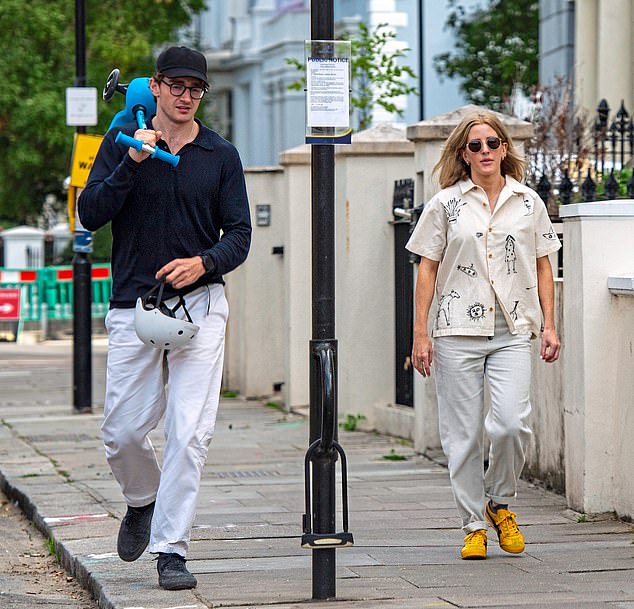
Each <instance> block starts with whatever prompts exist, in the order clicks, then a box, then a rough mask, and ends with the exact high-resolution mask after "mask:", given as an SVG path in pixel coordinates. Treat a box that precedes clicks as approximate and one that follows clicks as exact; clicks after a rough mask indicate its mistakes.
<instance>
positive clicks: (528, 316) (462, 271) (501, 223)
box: [406, 176, 561, 336]
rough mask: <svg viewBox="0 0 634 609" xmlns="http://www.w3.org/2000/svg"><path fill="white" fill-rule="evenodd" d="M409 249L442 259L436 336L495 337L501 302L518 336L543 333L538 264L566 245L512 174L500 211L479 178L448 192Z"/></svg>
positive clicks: (432, 205) (428, 210) (428, 208)
mask: <svg viewBox="0 0 634 609" xmlns="http://www.w3.org/2000/svg"><path fill="white" fill-rule="evenodd" d="M406 247H407V249H408V250H409V251H411V252H414V253H415V254H418V255H419V256H424V257H425V258H429V259H430V260H435V261H438V262H440V264H439V267H438V275H437V278H436V298H437V302H438V310H437V314H436V320H435V322H434V328H433V333H432V336H459V335H468V336H493V335H494V328H495V301H496V299H497V301H498V302H499V305H500V308H501V310H502V312H503V314H504V317H505V318H506V321H507V324H508V326H509V330H510V331H511V333H512V334H521V333H530V334H532V335H534V336H538V335H539V333H540V332H541V328H542V312H541V307H540V304H539V297H538V294H537V265H536V259H537V258H541V257H542V256H546V255H548V254H551V253H552V252H556V251H557V250H558V249H559V248H560V247H561V243H560V241H559V238H558V237H557V234H556V233H555V230H554V228H553V226H552V224H551V222H550V219H549V217H548V213H547V211H546V206H545V205H544V202H543V201H542V200H541V199H540V198H539V195H538V194H537V193H536V192H535V191H534V190H532V189H531V188H529V187H528V186H525V185H524V184H521V183H520V182H518V181H517V180H515V179H514V178H511V177H509V176H507V177H506V184H505V185H504V188H503V189H502V192H501V193H500V196H499V198H498V202H497V204H496V207H495V210H494V211H493V213H491V210H490V207H489V203H488V200H487V197H486V194H485V192H484V190H483V189H482V188H480V187H479V186H476V185H475V184H474V183H473V182H472V181H471V180H462V181H460V182H458V183H456V184H454V185H453V186H450V187H449V188H445V189H443V190H441V191H440V192H439V193H438V194H437V195H435V196H434V197H433V198H432V199H431V200H430V201H429V202H428V203H427V204H426V205H425V207H424V210H423V213H422V215H421V217H420V219H419V221H418V223H417V225H416V227H415V229H414V231H413V233H412V236H411V237H410V239H409V241H408V242H407V245H406Z"/></svg>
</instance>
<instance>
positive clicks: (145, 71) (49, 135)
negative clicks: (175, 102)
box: [0, 0, 204, 223]
mask: <svg viewBox="0 0 634 609" xmlns="http://www.w3.org/2000/svg"><path fill="white" fill-rule="evenodd" d="M203 8H204V0H135V2H126V1H124V0H111V1H110V2H99V1H97V0H86V65H87V75H86V86H94V87H97V89H98V91H99V92H101V90H102V88H103V85H104V84H105V81H106V78H107V76H108V74H109V73H110V71H111V70H112V68H114V67H118V68H119V69H120V70H121V76H122V80H123V82H128V81H129V80H132V79H133V78H136V77H138V76H146V75H148V76H149V75H151V74H152V71H153V67H154V58H153V52H154V49H155V48H156V47H157V46H165V45H166V44H167V43H168V42H170V41H172V40H174V38H175V34H176V32H177V31H178V30H179V29H180V28H182V27H183V26H185V25H187V24H188V23H189V22H190V21H191V15H192V14H193V13H197V12H199V11H200V10H202V9H203ZM0 23H2V24H4V25H5V27H4V28H3V29H4V34H5V35H3V36H2V37H0V55H1V56H2V58H3V65H4V70H3V75H2V87H0V153H1V155H2V163H0V216H4V217H7V218H10V219H15V221H16V223H22V222H28V221H33V220H34V218H35V217H37V215H39V212H40V209H41V206H42V202H43V201H44V197H45V195H46V194H48V193H53V194H56V195H57V196H58V198H59V199H60V200H65V197H64V195H63V193H62V192H61V189H62V180H63V179H64V178H65V177H66V176H67V175H68V173H69V166H70V157H71V152H72V145H73V133H74V128H73V127H68V126H66V108H65V103H66V102H65V89H66V87H71V86H74V85H75V3H74V2H73V1H72V0H29V2H24V1H23V0H2V2H1V3H0ZM9 25H10V27H9ZM115 100H117V98H115ZM122 107H123V98H122V97H120V99H118V100H117V103H115V102H114V101H113V102H112V103H111V104H110V105H106V104H105V103H103V102H100V103H99V124H98V125H97V126H96V127H95V128H94V129H93V130H92V131H93V132H95V133H104V132H105V130H106V129H107V128H108V125H109V124H110V121H111V120H112V117H113V116H114V114H115V113H116V112H118V111H119V110H120V109H121V108H122Z"/></svg>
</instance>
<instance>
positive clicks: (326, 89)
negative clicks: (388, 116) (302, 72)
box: [304, 40, 352, 144]
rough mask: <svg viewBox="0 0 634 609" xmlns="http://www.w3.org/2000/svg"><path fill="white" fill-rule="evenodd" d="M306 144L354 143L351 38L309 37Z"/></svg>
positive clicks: (306, 48) (307, 46)
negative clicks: (351, 120)
mask: <svg viewBox="0 0 634 609" xmlns="http://www.w3.org/2000/svg"><path fill="white" fill-rule="evenodd" d="M304 48H305V59H306V139H305V141H306V143H307V144H350V143H351V141H352V129H351V128H350V59H351V56H350V51H351V44H350V41H349V40H307V41H306V43H305V47H304Z"/></svg>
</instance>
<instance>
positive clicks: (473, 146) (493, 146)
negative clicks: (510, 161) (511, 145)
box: [467, 137, 502, 152]
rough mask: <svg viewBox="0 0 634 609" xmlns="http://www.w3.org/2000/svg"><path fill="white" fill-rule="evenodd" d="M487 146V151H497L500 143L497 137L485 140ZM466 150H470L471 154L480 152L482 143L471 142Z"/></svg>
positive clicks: (479, 141) (478, 141)
mask: <svg viewBox="0 0 634 609" xmlns="http://www.w3.org/2000/svg"><path fill="white" fill-rule="evenodd" d="M486 142H487V146H488V148H489V150H497V149H498V148H499V147H500V144H501V143H502V142H501V140H500V138H499V137H488V138H487V139H486ZM467 148H469V150H471V152H480V150H482V141H481V140H471V141H470V142H469V143H468V144H467Z"/></svg>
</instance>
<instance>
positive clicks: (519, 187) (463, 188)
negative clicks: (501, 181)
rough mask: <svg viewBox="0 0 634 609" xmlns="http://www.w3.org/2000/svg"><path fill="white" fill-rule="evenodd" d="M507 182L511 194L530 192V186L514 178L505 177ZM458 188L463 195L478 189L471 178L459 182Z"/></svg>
mask: <svg viewBox="0 0 634 609" xmlns="http://www.w3.org/2000/svg"><path fill="white" fill-rule="evenodd" d="M505 180H506V184H505V186H506V187H507V188H510V189H511V192H514V193H517V194H521V193H527V192H529V191H530V188H528V186H526V185H524V184H522V183H521V182H518V181H517V180H516V179H515V178H512V177H511V176H505ZM458 186H459V187H460V192H461V193H462V194H463V195H464V194H466V193H467V192H469V191H470V190H472V189H474V188H475V187H476V185H475V184H474V183H473V181H472V180H471V178H466V179H464V180H460V182H458Z"/></svg>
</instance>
